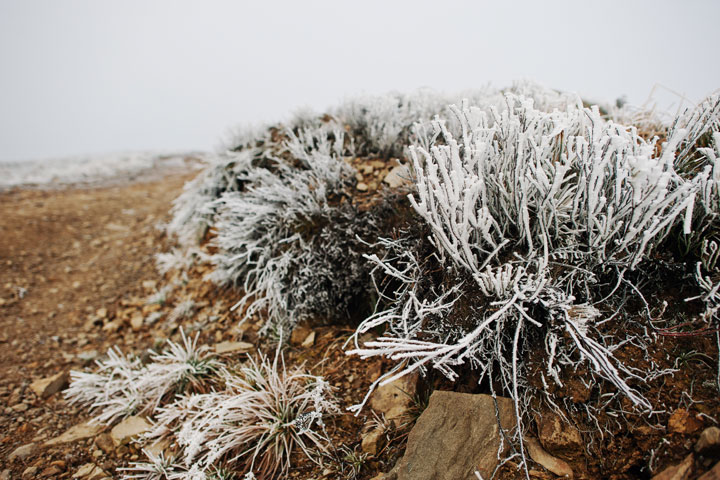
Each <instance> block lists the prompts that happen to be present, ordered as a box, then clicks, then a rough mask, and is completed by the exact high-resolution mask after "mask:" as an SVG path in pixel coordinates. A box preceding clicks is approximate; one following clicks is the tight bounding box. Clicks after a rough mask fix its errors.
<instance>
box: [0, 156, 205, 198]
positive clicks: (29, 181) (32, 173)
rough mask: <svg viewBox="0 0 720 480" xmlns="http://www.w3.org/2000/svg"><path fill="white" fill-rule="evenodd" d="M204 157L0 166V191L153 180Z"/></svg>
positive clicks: (97, 158)
mask: <svg viewBox="0 0 720 480" xmlns="http://www.w3.org/2000/svg"><path fill="white" fill-rule="evenodd" d="M203 157H204V154H202V153H197V152H190V153H182V154H179V153H158V152H132V153H113V154H107V155H88V156H78V157H67V158H55V159H48V160H32V161H22V162H0V190H5V189H8V188H11V187H48V186H50V187H52V186H58V187H61V186H68V185H75V184H80V185H88V184H90V185H96V184H106V183H116V182H123V181H134V180H143V179H146V178H156V177H158V176H161V175H163V174H165V173H167V172H168V171H177V170H189V169H193V168H198V167H199V166H201V165H202V164H203V163H204V160H203Z"/></svg>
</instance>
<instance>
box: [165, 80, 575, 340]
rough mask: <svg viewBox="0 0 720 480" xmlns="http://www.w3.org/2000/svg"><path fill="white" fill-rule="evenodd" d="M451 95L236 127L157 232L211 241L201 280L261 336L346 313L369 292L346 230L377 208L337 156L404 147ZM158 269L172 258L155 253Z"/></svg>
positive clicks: (550, 94) (356, 246)
mask: <svg viewBox="0 0 720 480" xmlns="http://www.w3.org/2000/svg"><path fill="white" fill-rule="evenodd" d="M510 90H511V91H517V92H523V93H524V94H526V95H528V96H529V97H532V98H534V99H535V100H536V101H537V103H538V104H540V105H542V107H543V108H548V109H550V108H555V107H565V106H566V105H567V104H568V102H570V101H573V102H575V101H576V99H575V97H573V96H570V95H567V94H562V93H558V92H555V91H552V90H548V89H543V88H540V87H538V86H535V85H532V84H526V83H521V84H517V85H515V86H514V87H512V88H511V89H510ZM465 96H469V97H470V98H472V99H474V101H475V102H476V103H477V104H478V105H481V106H482V108H483V109H486V110H487V109H489V108H490V107H492V106H498V107H501V108H502V107H503V96H502V94H501V92H500V91H499V90H494V89H490V88H485V89H482V90H478V91H474V92H466V93H465ZM458 98H459V97H458V96H452V97H451V96H444V95H438V94H436V93H432V92H429V91H420V92H418V93H415V94H411V95H403V94H392V95H386V96H375V97H372V96H368V97H362V98H358V99H351V100H348V101H347V102H345V103H344V104H343V105H341V106H340V107H338V108H337V109H335V110H332V111H331V112H330V114H329V115H325V116H322V117H321V116H317V115H314V114H312V113H303V114H301V115H296V117H295V118H294V119H293V120H292V121H291V122H290V123H289V124H287V125H276V126H271V127H267V128H265V129H263V130H259V131H258V130H255V131H253V130H248V129H245V130H243V131H242V132H240V133H239V134H238V135H236V136H231V137H230V140H229V141H228V142H229V143H226V145H225V147H226V148H227V150H228V151H227V153H222V154H219V155H218V156H217V158H216V159H215V160H213V161H212V164H211V165H210V166H209V167H208V168H207V169H206V171H205V172H204V173H203V174H202V175H200V176H199V177H198V178H197V179H195V180H194V181H193V182H192V183H190V184H188V185H187V186H186V189H185V191H184V193H183V194H182V195H181V196H180V197H179V198H178V199H177V200H176V202H175V206H174V208H173V214H174V217H173V220H172V221H171V222H170V224H169V227H168V230H169V232H170V233H172V234H174V235H175V236H176V237H177V238H178V239H179V241H180V243H181V245H183V246H184V248H185V249H186V250H187V249H188V248H189V246H190V245H196V244H197V243H199V242H200V241H201V239H205V240H207V239H210V242H211V243H210V245H211V246H212V247H214V248H216V249H217V250H218V251H217V253H216V254H215V255H213V256H212V260H211V261H212V263H213V264H214V265H215V271H214V272H213V273H212V274H211V276H210V278H211V279H212V280H214V281H215V282H217V283H219V284H222V285H225V284H231V285H236V286H238V287H242V289H243V293H244V296H243V297H242V298H241V300H240V301H239V302H237V304H236V305H235V308H239V307H240V306H244V307H247V308H246V309H245V315H244V316H243V318H248V317H249V316H252V315H254V314H259V313H260V312H263V313H264V314H266V316H267V317H268V321H267V322H266V323H265V328H264V330H263V333H270V332H280V331H286V330H288V329H291V328H292V327H293V325H294V324H296V323H297V322H299V321H303V320H305V319H307V318H325V319H333V318H341V317H347V311H348V310H352V309H355V310H358V308H357V306H356V305H353V304H354V302H355V301H356V300H357V299H360V298H362V297H367V296H368V295H367V292H368V290H371V287H370V285H369V283H368V278H369V276H368V268H369V264H368V263H367V262H366V261H365V260H364V259H363V258H362V254H363V253H366V249H365V247H364V243H363V242H362V241H357V238H358V237H360V238H361V239H362V240H363V241H365V242H368V241H369V242H373V241H375V240H376V238H377V237H378V236H379V235H380V234H381V233H382V232H383V231H385V230H386V228H385V224H384V222H386V221H387V217H388V215H387V212H385V211H383V209H382V208H376V209H374V210H372V211H370V212H367V211H359V210H358V208H357V205H356V203H355V202H354V201H353V195H352V186H353V185H354V184H355V182H356V179H355V176H356V174H357V172H355V171H354V169H353V168H352V167H351V166H350V164H349V163H348V162H347V161H346V160H347V159H348V158H352V157H357V156H360V157H363V156H367V157H371V158H377V157H385V158H386V157H390V156H396V157H399V156H402V155H404V153H405V151H406V149H407V146H408V145H409V141H410V139H411V138H417V137H418V135H416V134H414V133H413V130H412V126H413V124H414V123H415V122H417V121H420V120H429V119H430V118H432V117H433V116H434V115H436V114H437V113H440V112H443V111H444V110H445V109H446V105H447V104H448V103H450V101H449V100H450V99H454V100H456V99H458ZM450 123H452V122H450ZM456 127H457V128H459V127H458V126H457V125H455V124H454V123H453V124H452V125H449V127H448V128H450V129H451V130H453V129H455V128H456ZM421 137H422V136H421ZM422 141H423V139H421V140H420V142H422ZM159 265H160V267H161V268H163V269H167V268H171V265H182V262H181V261H180V260H179V259H178V258H177V256H176V255H174V256H172V257H170V256H164V257H161V263H160V264H159Z"/></svg>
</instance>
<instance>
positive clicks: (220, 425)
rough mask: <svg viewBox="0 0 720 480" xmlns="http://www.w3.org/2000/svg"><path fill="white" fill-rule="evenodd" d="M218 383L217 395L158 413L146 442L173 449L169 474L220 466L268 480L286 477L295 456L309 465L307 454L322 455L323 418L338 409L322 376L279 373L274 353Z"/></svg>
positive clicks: (227, 374)
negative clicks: (164, 442)
mask: <svg viewBox="0 0 720 480" xmlns="http://www.w3.org/2000/svg"><path fill="white" fill-rule="evenodd" d="M223 382H224V384H225V387H224V389H222V390H220V391H216V392H215V391H214V392H211V393H206V394H194V395H187V396H184V397H181V398H179V399H177V400H176V401H175V402H173V403H171V404H169V405H167V406H165V407H162V408H160V409H159V410H158V415H157V421H156V424H155V426H154V428H153V429H152V431H150V432H148V433H147V434H146V435H145V437H146V439H147V440H154V439H156V438H159V437H168V436H169V437H171V438H172V440H173V441H174V443H175V444H176V445H177V446H178V447H179V452H178V457H177V459H176V463H177V466H176V467H175V469H176V470H186V471H187V470H189V469H195V470H196V471H200V472H205V471H210V469H211V468H213V466H214V465H217V464H219V463H222V464H224V465H229V466H235V467H238V468H242V469H244V470H250V471H252V472H256V473H259V474H260V476H261V478H274V475H276V474H278V473H279V474H282V475H286V474H287V472H288V470H289V468H290V458H291V455H292V453H293V451H294V450H296V449H300V450H301V451H302V452H303V453H305V454H306V455H307V456H308V458H310V459H311V460H313V461H315V459H314V458H313V457H312V456H311V454H310V450H311V449H312V450H314V449H317V450H319V451H325V450H326V448H327V447H326V445H327V443H328V442H329V439H328V437H327V434H326V433H325V426H324V423H323V417H324V416H326V415H327V414H332V413H334V412H336V411H337V410H338V409H337V406H336V405H335V403H334V402H333V400H332V398H331V394H330V386H329V385H328V384H327V383H326V382H325V381H324V380H323V379H322V378H321V377H317V376H313V375H309V374H306V373H303V372H302V370H301V369H300V368H290V369H288V368H286V367H285V362H284V359H283V357H282V355H280V354H279V353H276V355H275V358H274V359H272V360H271V359H269V358H267V357H260V359H259V360H255V359H253V358H252V357H251V358H250V359H249V360H248V362H247V363H246V364H245V365H243V366H242V367H241V368H240V369H239V370H238V371H237V372H232V373H230V372H227V371H225V372H224V373H223ZM155 463H156V462H155ZM168 478H173V477H169V476H168ZM181 478H184V477H181Z"/></svg>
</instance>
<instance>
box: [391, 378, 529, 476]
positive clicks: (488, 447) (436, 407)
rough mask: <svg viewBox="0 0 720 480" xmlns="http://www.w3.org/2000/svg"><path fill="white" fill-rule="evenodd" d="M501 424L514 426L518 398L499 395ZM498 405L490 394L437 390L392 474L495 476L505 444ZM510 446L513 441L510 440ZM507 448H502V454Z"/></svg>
mask: <svg viewBox="0 0 720 480" xmlns="http://www.w3.org/2000/svg"><path fill="white" fill-rule="evenodd" d="M497 407H498V412H499V417H500V425H502V428H503V430H506V431H507V432H508V433H510V430H511V429H512V428H513V427H514V426H515V412H514V407H513V402H512V400H510V399H509V398H503V397H498V398H497ZM500 425H498V420H497V418H496V416H495V403H494V401H493V397H491V396H489V395H471V394H467V393H455V392H440V391H436V392H433V394H432V395H431V396H430V402H429V404H428V407H427V408H426V409H425V411H424V412H423V413H422V415H420V418H418V420H417V423H416V424H415V426H414V427H413V429H412V430H411V431H410V435H409V436H408V443H407V448H406V450H405V455H404V456H403V458H402V459H401V460H400V461H399V462H398V464H397V465H396V466H395V468H394V469H393V471H392V472H391V474H390V475H389V476H388V478H393V477H394V476H395V475H397V479H398V480H457V479H471V478H475V471H476V470H477V471H478V472H479V473H480V474H481V475H482V477H483V478H490V476H491V475H492V473H493V471H494V470H495V467H496V466H497V463H498V459H497V457H498V450H499V449H500V445H501V435H502V434H501V432H500ZM503 445H505V446H506V447H507V445H508V442H507V441H505V442H504V444H503ZM503 453H504V452H501V454H503Z"/></svg>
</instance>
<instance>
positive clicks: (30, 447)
mask: <svg viewBox="0 0 720 480" xmlns="http://www.w3.org/2000/svg"><path fill="white" fill-rule="evenodd" d="M36 450H37V445H36V444H34V443H28V444H27V445H23V446H22V447H18V448H16V449H15V450H13V451H12V453H11V454H10V455H8V460H9V461H11V462H12V461H13V460H15V459H18V460H25V459H26V458H28V457H29V456H30V455H32V454H33V453H35V451H36Z"/></svg>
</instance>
